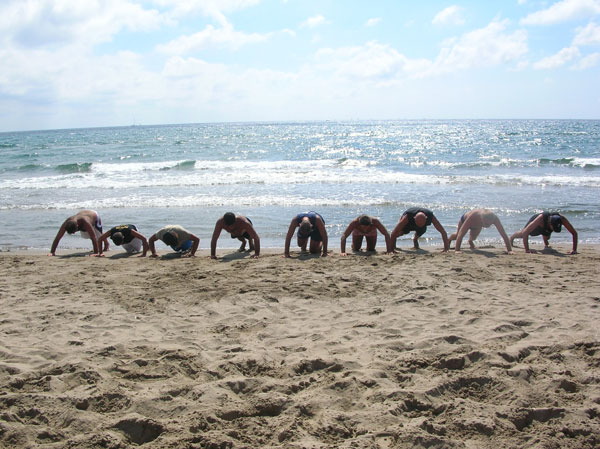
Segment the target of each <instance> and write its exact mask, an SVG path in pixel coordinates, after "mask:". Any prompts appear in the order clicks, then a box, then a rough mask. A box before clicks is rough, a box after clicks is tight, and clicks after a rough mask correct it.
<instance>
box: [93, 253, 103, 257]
mask: <svg viewBox="0 0 600 449" xmlns="http://www.w3.org/2000/svg"><path fill="white" fill-rule="evenodd" d="M90 257H104V254H96V253H95V254H90Z"/></svg>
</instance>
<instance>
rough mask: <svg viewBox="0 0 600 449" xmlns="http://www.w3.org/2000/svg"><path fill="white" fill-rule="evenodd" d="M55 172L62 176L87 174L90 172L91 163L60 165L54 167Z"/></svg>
mask: <svg viewBox="0 0 600 449" xmlns="http://www.w3.org/2000/svg"><path fill="white" fill-rule="evenodd" d="M56 171H57V172H59V173H63V174H69V173H89V172H91V171H92V163H91V162H81V163H73V164H61V165H57V166H56Z"/></svg>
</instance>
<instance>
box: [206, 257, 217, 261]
mask: <svg viewBox="0 0 600 449" xmlns="http://www.w3.org/2000/svg"><path fill="white" fill-rule="evenodd" d="M208 257H209V258H211V259H212V260H217V256H208Z"/></svg>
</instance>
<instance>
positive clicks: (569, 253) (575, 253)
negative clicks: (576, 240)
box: [569, 250, 577, 255]
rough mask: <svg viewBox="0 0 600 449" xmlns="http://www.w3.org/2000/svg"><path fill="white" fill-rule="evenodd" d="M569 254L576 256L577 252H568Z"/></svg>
mask: <svg viewBox="0 0 600 449" xmlns="http://www.w3.org/2000/svg"><path fill="white" fill-rule="evenodd" d="M569 254H571V255H573V254H577V251H575V250H573V251H571V252H569Z"/></svg>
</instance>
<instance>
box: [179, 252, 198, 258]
mask: <svg viewBox="0 0 600 449" xmlns="http://www.w3.org/2000/svg"><path fill="white" fill-rule="evenodd" d="M181 257H186V258H187V257H196V256H195V255H194V254H192V253H185V254H183V255H182V256H181Z"/></svg>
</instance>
